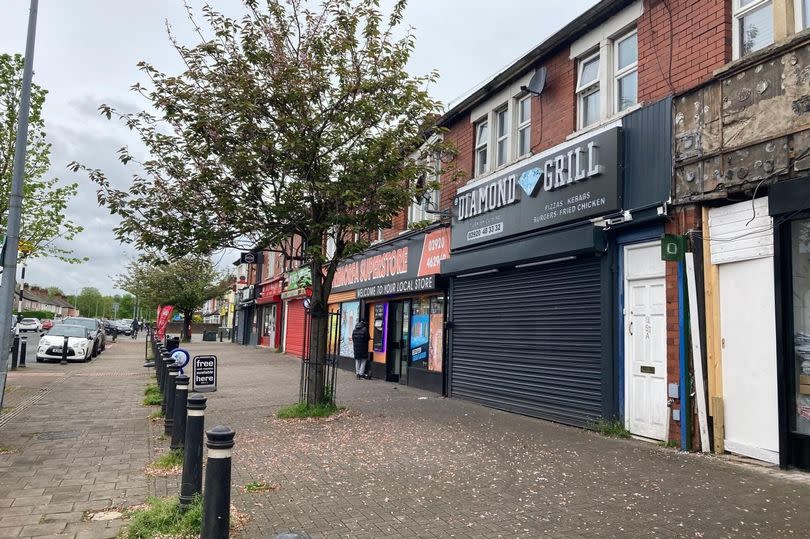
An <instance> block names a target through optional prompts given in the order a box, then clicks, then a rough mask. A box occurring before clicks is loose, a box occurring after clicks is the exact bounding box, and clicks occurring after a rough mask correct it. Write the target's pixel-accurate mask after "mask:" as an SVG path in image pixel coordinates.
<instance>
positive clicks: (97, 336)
mask: <svg viewBox="0 0 810 539" xmlns="http://www.w3.org/2000/svg"><path fill="white" fill-rule="evenodd" d="M61 325H71V326H82V327H84V328H87V329H88V330H90V335H91V336H92V338H93V350H92V352H91V354H90V357H96V356H97V355H99V354H100V353H101V352H103V351H104V349H105V348H106V347H107V337H106V335H104V326H103V325H102V324H101V321H99V320H96V319H95V318H83V317H79V316H69V317H67V318H65V319H64V320H63V321H62V324H60V325H59V326H61ZM59 326H57V327H59Z"/></svg>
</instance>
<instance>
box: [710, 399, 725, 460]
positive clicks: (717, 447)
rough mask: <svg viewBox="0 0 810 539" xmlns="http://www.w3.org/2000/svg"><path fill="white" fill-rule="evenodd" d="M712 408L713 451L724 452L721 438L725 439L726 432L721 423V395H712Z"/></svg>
mask: <svg viewBox="0 0 810 539" xmlns="http://www.w3.org/2000/svg"><path fill="white" fill-rule="evenodd" d="M712 408H713V409H714V417H713V419H714V421H713V425H712V427H713V429H712V430H713V431H714V452H715V453H718V454H720V453H725V451H726V448H725V445H724V444H723V440H725V439H726V432H725V428H724V424H723V398H722V397H714V398H713V399H712Z"/></svg>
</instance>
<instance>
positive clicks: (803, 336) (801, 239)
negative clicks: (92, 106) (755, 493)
mask: <svg viewBox="0 0 810 539" xmlns="http://www.w3.org/2000/svg"><path fill="white" fill-rule="evenodd" d="M768 198H769V199H770V200H769V202H770V203H769V212H770V215H771V217H772V218H773V219H774V231H775V238H774V239H775V241H774V244H775V256H774V258H775V268H776V280H775V281H776V343H777V355H778V356H777V357H778V360H777V363H776V369H775V377H776V380H777V388H778V392H779V403H780V406H779V438H780V444H779V447H780V455H779V456H780V459H779V462H780V464H781V465H782V466H795V467H798V468H802V469H804V470H810V177H805V178H801V179H796V180H790V181H784V182H780V183H777V184H775V185H773V186H772V187H771V188H770V192H769V197H768Z"/></svg>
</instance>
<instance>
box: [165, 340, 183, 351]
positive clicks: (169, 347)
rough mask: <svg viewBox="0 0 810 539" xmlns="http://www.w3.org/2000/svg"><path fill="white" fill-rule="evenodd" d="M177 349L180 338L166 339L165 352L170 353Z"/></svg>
mask: <svg viewBox="0 0 810 539" xmlns="http://www.w3.org/2000/svg"><path fill="white" fill-rule="evenodd" d="M177 348H180V337H169V338H168V339H166V351H167V352H172V351H173V350H176V349H177Z"/></svg>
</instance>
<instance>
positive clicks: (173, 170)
mask: <svg viewBox="0 0 810 539" xmlns="http://www.w3.org/2000/svg"><path fill="white" fill-rule="evenodd" d="M259 4H260V3H259V1H258V0H244V5H245V7H246V11H247V14H246V15H245V16H244V17H243V18H241V19H238V20H234V19H231V18H228V17H226V16H224V15H223V14H221V13H218V12H216V11H214V10H213V9H211V8H210V7H206V8H204V9H203V19H204V21H205V23H204V24H200V23H199V22H198V20H199V19H198V18H197V17H196V16H195V15H194V14H193V13H192V12H191V10H189V19H190V20H191V21H192V24H193V25H194V28H195V30H196V31H197V34H198V35H199V36H200V40H201V42H200V43H198V44H196V45H194V46H185V45H182V44H180V43H178V42H177V41H176V39H175V38H174V36H173V35H172V34H171V33H170V34H169V38H170V40H171V42H172V44H173V45H174V47H175V49H176V50H177V52H178V53H179V55H180V56H181V58H182V60H183V61H184V63H185V65H186V66H187V69H186V71H185V72H183V73H181V74H179V75H167V74H165V73H163V72H161V71H159V70H158V69H157V68H155V67H153V66H152V65H150V64H149V63H146V62H142V63H140V64H139V66H140V68H141V70H142V72H143V73H144V74H145V76H146V78H147V79H148V83H147V85H145V86H144V85H141V84H140V83H138V84H135V85H134V86H133V89H134V90H135V91H136V92H138V93H140V94H141V95H142V96H143V97H145V98H146V99H148V100H149V101H150V103H151V105H152V109H150V110H149V111H143V112H140V113H136V114H122V113H119V112H118V111H116V110H114V109H113V108H111V107H109V106H107V105H102V106H101V107H100V110H101V112H102V114H104V115H105V116H107V118H113V117H115V118H118V119H120V120H121V121H123V122H124V123H125V124H126V125H127V126H128V127H129V128H130V129H132V130H134V131H135V132H137V133H138V135H139V136H140V139H141V141H142V142H143V144H144V146H145V147H146V149H147V150H148V152H149V158H148V159H147V160H145V161H143V162H141V163H138V165H139V170H138V172H136V173H134V174H133V182H132V185H131V186H130V187H129V188H128V189H127V190H118V189H116V188H115V187H114V186H113V185H112V184H111V183H110V181H109V180H108V178H107V176H106V175H105V173H104V172H103V171H101V170H98V169H91V168H89V167H87V166H85V165H83V164H79V163H75V162H74V163H71V165H70V167H71V168H72V169H73V170H74V171H77V170H84V171H86V172H87V173H88V175H89V177H90V178H91V179H92V180H93V181H94V182H96V183H97V184H98V186H99V190H98V199H99V203H100V204H102V205H104V206H106V207H107V208H108V209H109V210H110V211H111V212H112V213H115V214H118V215H120V217H121V224H120V225H119V226H118V227H117V228H116V229H115V232H116V234H117V236H118V238H119V239H121V240H124V241H129V242H133V243H135V244H136V245H137V246H138V247H140V248H143V249H145V250H150V249H154V250H157V251H160V252H161V253H162V254H164V255H165V256H166V257H167V258H169V259H172V258H177V257H181V256H185V255H186V254H188V253H196V254H199V255H208V254H209V253H211V252H213V251H216V250H218V249H222V248H225V247H232V248H237V249H252V248H254V247H256V246H259V247H266V248H270V249H273V250H277V251H281V252H283V253H284V254H285V255H286V256H288V257H290V258H292V259H295V260H298V261H300V263H301V264H302V265H307V266H309V268H310V271H311V275H312V298H311V299H312V303H311V313H312V324H311V335H312V337H311V341H310V350H311V354H312V357H313V358H315V359H320V358H323V356H324V355H325V353H326V340H327V327H326V326H327V324H326V316H327V312H326V311H327V299H328V297H329V294H330V291H331V288H332V280H333V277H334V275H335V270H336V269H337V266H338V263H339V262H340V261H341V260H342V259H345V258H346V257H347V256H351V255H352V254H355V253H357V252H359V251H361V250H362V249H364V248H365V247H366V246H367V245H368V242H367V241H365V238H368V237H369V236H370V235H371V234H373V233H375V232H376V231H377V230H378V229H380V228H386V227H388V226H390V224H391V220H392V218H393V216H395V215H396V214H397V213H399V212H400V211H401V210H402V208H404V207H406V206H407V205H408V204H409V203H410V202H411V201H412V200H414V199H415V198H417V197H419V196H421V195H423V194H424V192H425V191H426V190H427V189H430V188H434V187H435V184H432V183H430V182H425V181H423V180H422V178H425V177H430V176H429V175H430V173H431V172H433V171H432V167H431V165H430V164H429V159H428V158H429V157H432V156H434V155H435V154H436V152H439V151H449V149H448V148H446V147H444V145H443V143H442V142H441V137H440V136H432V135H439V134H440V133H438V131H437V129H436V128H434V127H433V123H432V121H433V120H434V119H435V118H436V117H437V115H438V114H439V112H440V110H441V107H440V104H439V103H438V102H437V101H435V100H433V99H432V98H431V97H430V96H429V94H428V92H427V86H428V85H429V84H430V83H432V82H433V81H434V80H435V79H436V77H437V75H436V74H435V73H430V74H428V75H426V76H412V75H410V74H409V73H408V72H407V71H406V66H407V63H408V59H409V57H410V54H411V51H412V50H413V47H414V36H413V34H412V33H411V32H410V31H409V30H407V29H403V28H402V25H401V23H402V19H403V15H404V11H405V6H406V1H405V0H398V1H397V2H396V3H395V5H394V6H393V8H392V11H391V12H390V14H389V15H388V16H386V15H384V14H383V13H382V11H381V9H380V2H379V0H324V1H323V4H322V6H321V8H320V10H318V11H313V10H311V9H309V8H308V7H307V6H309V5H310V3H309V2H307V1H306V0H265V1H264V2H262V5H261V6H260V5H259ZM203 26H205V27H206V28H205V29H203ZM119 159H120V161H121V162H122V163H124V164H127V163H129V162H131V161H132V162H135V159H134V157H133V156H132V155H131V154H130V152H129V151H128V150H127V148H122V149H121V150H120V151H119ZM141 171H143V172H141ZM290 238H296V240H295V241H291V240H290ZM358 238H359V239H358ZM329 240H331V242H333V244H334V251H333V252H332V251H331V250H330V253H329V254H328V255H327V252H326V245H327V243H328V242H329ZM139 296H140V294H139ZM211 296H212V294H209V296H208V297H211ZM324 386H325V381H324V379H323V372H322V371H320V370H318V369H313V370H312V378H311V380H310V383H309V387H310V388H312V391H311V393H310V394H309V395H308V401H309V402H319V401H321V400H322V398H323V396H324Z"/></svg>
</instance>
